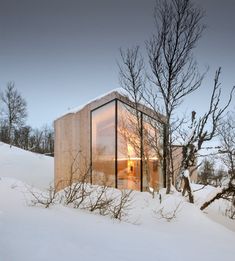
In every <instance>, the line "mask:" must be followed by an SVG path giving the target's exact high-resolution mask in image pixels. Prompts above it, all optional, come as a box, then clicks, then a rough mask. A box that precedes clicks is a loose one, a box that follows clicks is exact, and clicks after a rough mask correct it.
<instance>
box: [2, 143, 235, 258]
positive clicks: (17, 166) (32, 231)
mask: <svg viewBox="0 0 235 261" xmlns="http://www.w3.org/2000/svg"><path fill="white" fill-rule="evenodd" d="M7 155H8V156H7ZM9 155H12V156H9ZM4 157H5V160H6V162H5V161H4V160H3V158H4ZM52 163H53V162H52V160H51V159H48V158H46V157H42V156H39V155H35V154H32V153H29V152H24V151H22V150H18V149H15V148H9V146H7V145H4V144H1V146H0V169H1V176H2V177H1V179H0V261H52V260H56V261H66V260H69V261H80V260H81V261H93V260H95V261H109V260H112V261H131V260H133V261H143V260H148V261H156V260H157V261H178V260H180V261H186V260H190V261H199V260H206V261H217V260H218V261H221V260H224V261H230V260H234V256H235V248H234V242H235V232H233V231H232V230H231V229H228V228H226V227H225V226H222V225H221V224H218V223H217V222H214V221H213V220H212V219H211V218H208V215H207V214H206V213H203V212H201V211H200V210H199V208H198V206H199V205H200V202H201V201H202V200H203V197H206V196H207V195H208V194H209V193H210V192H211V190H212V188H207V190H205V191H204V192H203V191H202V190H200V191H198V193H197V194H196V195H195V196H196V204H195V205H192V204H189V203H188V202H187V199H184V198H182V197H181V195H180V194H178V193H174V194H173V195H168V196H166V195H165V193H164V191H162V192H161V193H162V202H161V203H160V200H159V195H156V197H155V198H154V199H153V198H152V197H151V196H150V194H148V193H141V192H135V193H134V195H133V202H132V208H131V209H130V210H129V213H128V216H127V217H126V218H125V221H122V222H119V221H117V220H113V219H111V218H110V217H109V216H105V217H103V216H100V215H98V214H91V213H90V212H88V211H87V210H80V209H73V208H70V207H65V206H63V205H62V204H60V203H57V204H55V205H54V206H52V207H50V208H49V209H45V208H42V207H35V206H34V207H32V206H30V202H31V198H32V195H31V194H30V193H29V189H28V188H29V186H28V185H27V184H25V183H30V184H34V185H35V186H36V187H44V185H46V184H47V182H49V181H50V179H51V178H52V174H53V164H52ZM2 170H4V171H5V176H7V177H3V176H4V175H2ZM37 175H39V177H38V176H37ZM17 179H18V180H17ZM19 180H21V181H19ZM116 192H117V191H116V190H115V189H113V193H116ZM177 206H179V208H178V210H177V211H176V214H175V218H173V219H172V220H171V221H170V222H168V221H167V220H166V219H165V218H163V216H166V215H167V213H172V212H173V211H174V210H176V208H177ZM160 213H162V214H163V215H161V214H160Z"/></svg>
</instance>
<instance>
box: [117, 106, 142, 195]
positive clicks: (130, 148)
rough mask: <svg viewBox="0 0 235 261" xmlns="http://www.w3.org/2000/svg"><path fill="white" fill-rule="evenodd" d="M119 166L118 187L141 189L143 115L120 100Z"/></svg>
mask: <svg viewBox="0 0 235 261" xmlns="http://www.w3.org/2000/svg"><path fill="white" fill-rule="evenodd" d="M117 115H118V125H117V152H118V153H117V167H118V173H117V178H118V188H120V189H134V190H140V189H141V142H140V130H141V115H140V113H138V114H136V111H135V110H133V109H132V108H131V107H129V106H128V105H125V104H123V103H122V102H118V111H117Z"/></svg>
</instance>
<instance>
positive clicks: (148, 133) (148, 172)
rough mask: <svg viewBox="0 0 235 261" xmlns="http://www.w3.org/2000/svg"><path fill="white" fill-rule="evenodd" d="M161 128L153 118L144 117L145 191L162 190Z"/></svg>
mask: <svg viewBox="0 0 235 261" xmlns="http://www.w3.org/2000/svg"><path fill="white" fill-rule="evenodd" d="M160 130H161V126H160V124H159V123H158V122H157V121H156V120H153V119H152V118H151V117H148V116H146V115H143V190H144V191H146V190H149V188H152V189H154V191H158V190H159V189H160V176H161V175H160V171H161V168H160V155H161V151H160V150H161V146H160V144H159V141H160V135H161V132H160Z"/></svg>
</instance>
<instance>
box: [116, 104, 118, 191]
mask: <svg viewBox="0 0 235 261" xmlns="http://www.w3.org/2000/svg"><path fill="white" fill-rule="evenodd" d="M117 125H118V100H117V99H115V188H117V187H118V161H117V160H118V151H117V150H118V128H117Z"/></svg>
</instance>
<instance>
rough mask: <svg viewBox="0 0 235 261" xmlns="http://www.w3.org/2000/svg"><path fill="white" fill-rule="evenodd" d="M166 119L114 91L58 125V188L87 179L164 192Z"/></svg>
mask: <svg viewBox="0 0 235 261" xmlns="http://www.w3.org/2000/svg"><path fill="white" fill-rule="evenodd" d="M163 123H164V117H163V116H162V115H160V114H156V112H154V111H153V110H151V109H150V108H148V107H147V106H145V105H143V104H140V103H138V104H136V103H134V102H133V101H132V100H131V99H130V98H128V96H127V95H126V94H125V92H124V90H122V89H118V90H114V91H112V92H110V93H108V94H105V95H103V96H101V97H99V98H97V99H95V100H93V101H91V102H89V103H87V104H86V105H84V106H81V107H80V108H77V109H74V110H72V111H69V112H67V113H66V114H65V115H63V116H61V117H60V118H58V119H57V120H55V122H54V127H55V186H56V188H57V189H58V190H59V189H62V188H64V187H66V186H68V185H69V184H71V182H76V181H79V178H80V177H81V176H83V175H85V174H86V175H87V177H86V180H87V182H90V183H92V184H97V185H107V186H110V187H115V188H118V189H133V190H138V191H147V190H149V188H152V189H154V190H155V191H158V190H159V189H160V188H161V187H163V183H164V181H163V171H162V168H163V167H162V160H161V158H162V139H163V138H162V137H163V135H162V133H163Z"/></svg>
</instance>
